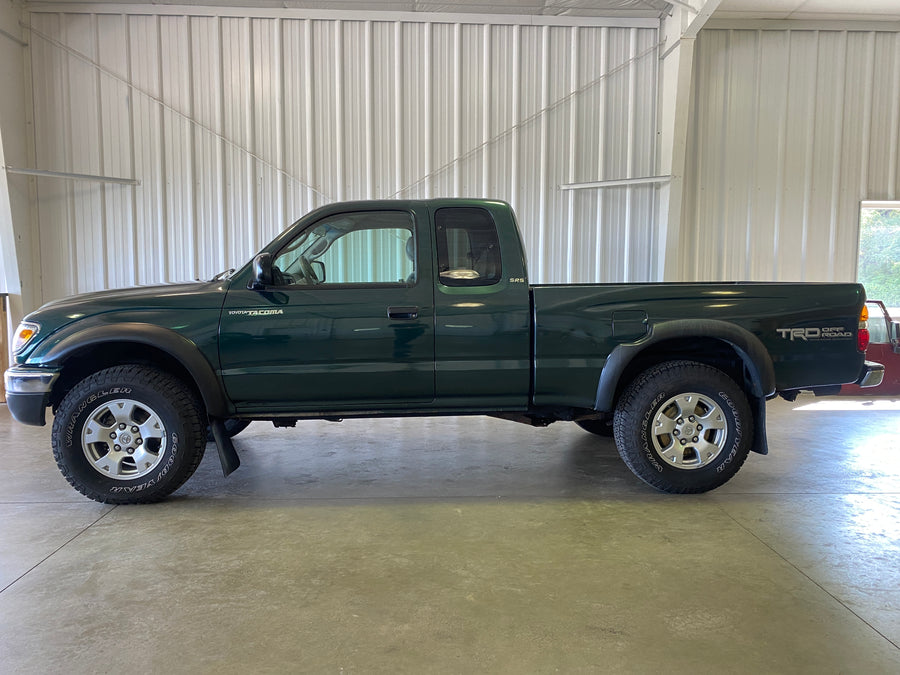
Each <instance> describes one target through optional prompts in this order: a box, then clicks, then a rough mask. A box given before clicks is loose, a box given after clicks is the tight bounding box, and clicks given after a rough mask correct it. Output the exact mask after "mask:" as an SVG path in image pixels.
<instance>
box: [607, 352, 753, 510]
mask: <svg viewBox="0 0 900 675" xmlns="http://www.w3.org/2000/svg"><path fill="white" fill-rule="evenodd" d="M614 430H615V439H616V446H617V447H618V449H619V454H620V455H621V457H622V459H623V460H624V461H625V464H627V465H628V468H630V469H631V470H632V471H633V472H634V473H635V475H636V476H637V477H638V478H640V479H641V480H643V481H644V482H646V483H648V484H649V485H651V486H653V487H655V488H657V489H658V490H662V491H664V492H673V493H695V492H707V491H708V490H712V489H714V488H717V487H719V486H720V485H723V484H724V483H726V482H727V481H728V480H729V479H730V478H731V477H732V476H733V475H734V474H735V473H737V471H738V469H740V468H741V465H742V464H743V463H744V460H745V459H746V458H747V455H748V454H749V452H750V445H751V441H752V438H753V415H752V413H751V410H750V405H749V404H748V403H747V397H746V396H745V395H744V393H743V391H741V389H740V387H738V385H737V384H736V383H735V382H734V380H732V379H731V378H730V377H728V375H726V374H725V373H723V372H722V371H720V370H718V369H716V368H713V367H711V366H708V365H705V364H702V363H697V362H694V361H669V362H667V363H662V364H659V365H657V366H654V367H652V368H650V369H648V370H646V371H645V372H643V373H642V374H641V375H639V376H638V377H637V378H636V379H635V380H634V381H633V382H632V383H631V384H630V385H629V386H628V387H627V388H626V390H625V392H624V393H623V394H622V397H621V398H620V399H619V403H618V405H617V406H616V413H615V421H614Z"/></svg>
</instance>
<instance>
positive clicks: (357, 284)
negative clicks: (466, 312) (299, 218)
mask: <svg viewBox="0 0 900 675" xmlns="http://www.w3.org/2000/svg"><path fill="white" fill-rule="evenodd" d="M373 213H377V214H388V213H394V214H403V215H404V216H405V217H406V218H407V219H408V220H406V221H405V222H404V225H405V224H406V223H408V224H409V232H410V236H412V238H413V246H414V250H413V259H412V264H413V274H414V278H415V280H414V281H413V282H401V281H351V282H338V283H333V282H329V281H327V279H326V280H325V281H323V282H320V283H318V284H306V283H294V284H285V285H280V286H277V285H272V286H271V287H272V288H277V289H279V290H302V291H310V290H340V289H357V290H364V289H376V288H382V289H384V288H395V289H404V288H413V287H415V286H416V285H417V284H418V283H419V280H420V277H421V275H420V274H419V269H420V265H419V259H420V255H419V235H418V221H417V219H416V214H415V213H414V212H413V211H410V210H407V209H402V208H393V209H367V210H362V211H342V212H338V213H329V214H328V215H325V216H323V217H322V218H319V219H318V220H316V221H315V222H312V223H310V224H309V225H307V226H306V227H304V228H303V229H301V230H300V231H298V232H297V233H296V234H295V235H294V236H293V237H291V238H290V239H289V240H288V241H287V242H285V244H284V245H283V246H281V247H279V248H278V250H277V251H276V252H275V253H274V254H273V255H272V265H273V267H274V266H275V262H276V261H277V260H278V258H279V256H281V255H282V254H283V253H284V251H285V250H286V249H287V248H289V247H290V246H291V245H292V244H293V243H294V242H295V241H297V240H298V239H299V238H300V237H302V236H303V235H304V234H305V233H308V232H311V231H312V230H313V229H315V228H316V227H319V226H320V225H321V224H322V223H323V222H325V221H328V220H332V219H336V218H340V217H342V216H356V215H363V214H373ZM386 229H403V230H405V229H406V227H405V226H402V227H401V226H398V225H384V226H382V227H370V228H365V229H359V230H353V231H355V232H364V231H366V230H386ZM348 234H349V233H348ZM343 236H346V235H342V237H339V238H338V239H340V238H343ZM335 241H337V239H336V240H335ZM330 248H331V245H329V249H330ZM323 253H324V252H323ZM311 262H312V261H311Z"/></svg>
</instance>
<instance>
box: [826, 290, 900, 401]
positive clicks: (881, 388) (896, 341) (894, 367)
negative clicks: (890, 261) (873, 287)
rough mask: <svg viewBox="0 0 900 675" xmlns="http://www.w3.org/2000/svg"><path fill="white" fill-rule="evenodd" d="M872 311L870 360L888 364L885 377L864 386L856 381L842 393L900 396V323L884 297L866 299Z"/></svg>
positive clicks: (870, 319) (843, 387)
mask: <svg viewBox="0 0 900 675" xmlns="http://www.w3.org/2000/svg"><path fill="white" fill-rule="evenodd" d="M866 308H867V309H868V310H869V336H870V339H869V347H868V349H866V359H868V360H869V361H877V362H878V363H881V364H883V365H884V380H882V382H881V384H879V385H878V386H877V387H867V388H866V389H863V388H862V387H859V386H857V385H855V384H845V385H844V386H842V387H841V392H840V393H841V395H842V396H900V322H897V321H893V320H892V319H891V315H890V314H889V313H888V311H887V308H886V307H885V306H884V303H883V302H881V300H869V301H867V302H866Z"/></svg>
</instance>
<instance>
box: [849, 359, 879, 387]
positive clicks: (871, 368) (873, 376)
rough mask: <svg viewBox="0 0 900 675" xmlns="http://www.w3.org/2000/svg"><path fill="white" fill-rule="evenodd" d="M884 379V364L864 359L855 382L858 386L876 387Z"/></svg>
mask: <svg viewBox="0 0 900 675" xmlns="http://www.w3.org/2000/svg"><path fill="white" fill-rule="evenodd" d="M882 380H884V366H883V365H881V364H880V363H875V362H874V361H866V362H865V363H864V364H863V369H862V372H861V373H860V375H859V379H858V380H856V382H855V384H858V385H859V386H860V387H877V386H878V385H879V384H881V381H882Z"/></svg>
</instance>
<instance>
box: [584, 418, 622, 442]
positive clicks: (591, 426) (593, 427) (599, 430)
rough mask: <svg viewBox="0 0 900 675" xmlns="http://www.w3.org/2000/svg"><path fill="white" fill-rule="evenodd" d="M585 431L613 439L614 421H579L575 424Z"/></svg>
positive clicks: (607, 419) (609, 419)
mask: <svg viewBox="0 0 900 675" xmlns="http://www.w3.org/2000/svg"><path fill="white" fill-rule="evenodd" d="M575 424H577V425H578V426H580V427H581V428H582V429H584V430H585V431H588V432H590V433H592V434H595V435H597V436H603V437H604V438H612V437H613V421H612V418H611V417H608V418H606V419H602V420H577V421H576V422H575Z"/></svg>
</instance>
